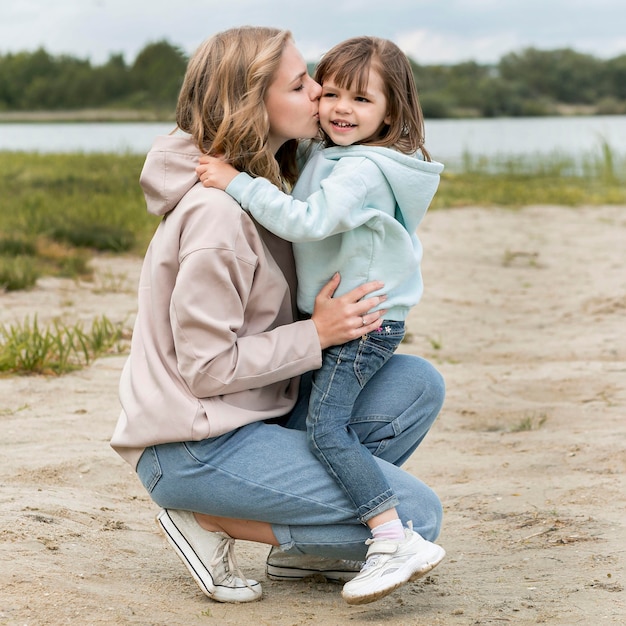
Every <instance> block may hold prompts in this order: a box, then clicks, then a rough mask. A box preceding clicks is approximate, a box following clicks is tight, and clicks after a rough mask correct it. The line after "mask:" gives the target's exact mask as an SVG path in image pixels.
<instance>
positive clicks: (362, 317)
mask: <svg viewBox="0 0 626 626" xmlns="http://www.w3.org/2000/svg"><path fill="white" fill-rule="evenodd" d="M361 321H362V322H363V326H367V322H366V321H365V315H362V316H361Z"/></svg>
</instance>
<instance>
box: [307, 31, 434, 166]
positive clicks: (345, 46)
mask: <svg viewBox="0 0 626 626" xmlns="http://www.w3.org/2000/svg"><path fill="white" fill-rule="evenodd" d="M370 69H374V70H376V71H377V72H378V74H379V75H380V78H381V80H382V82H383V89H384V92H385V97H386V99H387V107H388V111H389V117H390V119H391V123H390V124H388V125H385V126H383V128H382V129H381V130H380V132H379V133H378V134H377V135H376V136H373V137H369V138H368V139H366V140H365V141H362V142H360V143H361V144H365V145H369V146H384V147H387V148H395V149H396V150H399V151H400V152H404V153H406V154H412V153H413V152H416V151H418V150H419V151H421V153H422V154H423V155H424V158H425V159H426V160H428V161H430V160H431V159H430V155H429V154H428V152H427V150H426V148H425V147H424V137H425V131H424V116H423V114H422V107H421V105H420V102H419V98H418V95H417V87H416V85H415V78H414V76H413V70H412V68H411V64H410V63H409V60H408V58H407V56H406V55H405V54H404V52H402V50H400V48H398V46H396V44H394V43H393V42H391V41H389V40H388V39H381V38H379V37H367V36H364V37H353V38H351V39H346V40H345V41H342V42H341V43H338V44H337V45H336V46H334V47H333V48H331V49H330V50H329V51H328V52H326V54H324V56H323V57H322V59H321V61H320V62H319V64H318V65H317V67H316V68H315V76H314V78H315V80H316V81H317V82H318V83H320V85H323V84H324V81H325V80H330V79H332V81H333V82H334V83H335V84H336V85H337V86H338V87H340V88H342V89H354V90H356V91H358V92H361V93H363V92H365V90H366V88H367V82H368V80H369V72H370ZM324 139H325V141H326V144H327V145H332V142H331V141H330V139H329V138H328V137H326V136H324Z"/></svg>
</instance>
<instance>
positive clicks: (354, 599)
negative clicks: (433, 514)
mask: <svg viewBox="0 0 626 626" xmlns="http://www.w3.org/2000/svg"><path fill="white" fill-rule="evenodd" d="M438 547H439V550H440V552H438V553H437V554H435V555H434V556H433V559H432V560H431V561H430V562H429V563H427V564H426V565H425V566H424V567H422V568H421V569H419V570H417V571H416V572H413V573H412V574H411V575H410V576H409V578H407V579H406V580H399V581H397V582H396V583H394V584H393V585H391V586H390V587H385V588H384V589H378V590H376V591H373V592H372V593H368V594H366V595H361V596H345V595H344V594H343V593H342V594H341V597H342V598H343V599H344V600H345V601H346V602H347V603H348V604H352V605H355V604H369V603H370V602H376V600H380V599H381V598H384V597H385V596H388V595H389V594H390V593H391V592H392V591H395V590H396V589H398V587H402V585H406V583H408V582H412V581H414V580H417V579H418V578H421V577H422V576H425V575H426V574H428V572H430V571H431V570H433V569H435V567H437V565H439V563H441V561H443V558H444V557H445V556H446V551H445V550H444V549H443V548H442V547H441V546H438Z"/></svg>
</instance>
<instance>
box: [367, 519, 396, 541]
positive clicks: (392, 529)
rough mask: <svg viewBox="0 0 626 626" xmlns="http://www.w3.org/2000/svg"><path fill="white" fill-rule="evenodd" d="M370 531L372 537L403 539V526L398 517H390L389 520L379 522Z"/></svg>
mask: <svg viewBox="0 0 626 626" xmlns="http://www.w3.org/2000/svg"><path fill="white" fill-rule="evenodd" d="M371 531H372V536H373V537H374V539H393V540H394V541H401V540H402V539H404V527H403V526H402V522H401V521H400V520H399V519H392V520H391V521H390V522H385V523H384V524H379V525H378V526H375V527H374V528H372V529H371Z"/></svg>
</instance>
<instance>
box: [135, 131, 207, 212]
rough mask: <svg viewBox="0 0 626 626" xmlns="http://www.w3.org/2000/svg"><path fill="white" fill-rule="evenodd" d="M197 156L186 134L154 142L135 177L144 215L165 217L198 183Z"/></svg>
mask: <svg viewBox="0 0 626 626" xmlns="http://www.w3.org/2000/svg"><path fill="white" fill-rule="evenodd" d="M200 155H201V152H200V150H199V149H198V147H197V146H196V145H195V144H194V143H193V141H192V139H191V137H190V136H189V135H164V136H160V137H157V138H156V139H155V141H154V143H153V144H152V148H151V149H150V151H149V152H148V155H147V156H146V161H145V163H144V165H143V169H142V170H141V176H140V177H139V184H140V185H141V188H142V189H143V193H144V195H145V198H146V204H147V208H148V213H152V215H165V214H166V213H168V212H169V211H171V210H172V209H173V208H174V207H175V206H176V205H177V204H178V203H179V202H180V200H181V198H182V197H183V196H184V195H185V194H186V193H187V192H188V191H189V190H190V189H191V188H192V187H193V186H194V185H195V184H196V183H197V182H198V176H197V174H196V167H197V165H198V159H199V158H200Z"/></svg>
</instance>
